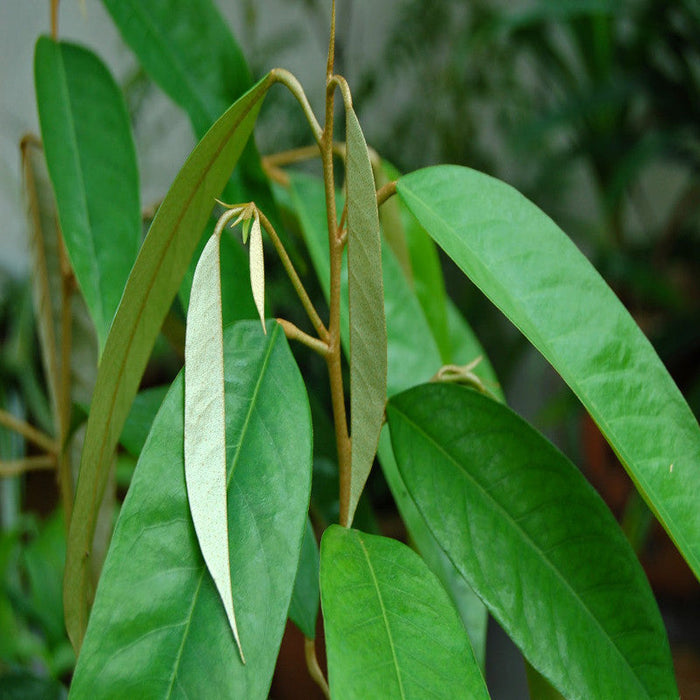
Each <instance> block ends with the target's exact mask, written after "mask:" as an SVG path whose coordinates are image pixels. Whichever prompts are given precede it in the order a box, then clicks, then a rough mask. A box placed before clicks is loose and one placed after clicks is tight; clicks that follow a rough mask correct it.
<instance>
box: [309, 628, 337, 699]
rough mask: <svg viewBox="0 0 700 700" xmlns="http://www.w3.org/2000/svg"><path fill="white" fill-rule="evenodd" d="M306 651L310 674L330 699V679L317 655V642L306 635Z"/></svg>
mask: <svg viewBox="0 0 700 700" xmlns="http://www.w3.org/2000/svg"><path fill="white" fill-rule="evenodd" d="M304 652H305V656H306V667H307V668H308V669H309V675H310V676H311V678H313V680H314V681H316V684H317V685H318V687H319V688H320V689H321V691H322V692H323V694H324V695H325V696H326V697H327V698H328V700H330V697H331V690H330V688H329V687H328V681H326V678H325V677H324V675H323V671H322V670H321V666H320V665H319V663H318V658H317V657H316V642H315V641H314V640H313V639H309V638H308V637H304Z"/></svg>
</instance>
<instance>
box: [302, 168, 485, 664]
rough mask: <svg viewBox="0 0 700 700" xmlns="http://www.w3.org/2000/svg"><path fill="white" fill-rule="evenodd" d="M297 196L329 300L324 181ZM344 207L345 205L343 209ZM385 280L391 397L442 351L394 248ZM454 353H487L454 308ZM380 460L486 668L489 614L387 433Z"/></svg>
mask: <svg viewBox="0 0 700 700" xmlns="http://www.w3.org/2000/svg"><path fill="white" fill-rule="evenodd" d="M290 181H291V194H292V201H293V203H294V206H295V209H296V212H297V215H298V216H299V221H300V224H301V229H302V233H303V235H304V238H305V241H306V244H307V246H308V248H309V253H310V255H311V261H312V263H313V265H314V268H315V270H316V274H317V275H318V278H319V280H320V282H321V287H322V289H323V291H324V293H325V295H326V298H328V294H329V287H330V273H329V269H328V234H327V230H326V216H325V205H324V191H323V182H321V181H320V180H318V179H315V178H312V177H309V176H305V175H301V174H295V173H290ZM341 206H342V204H341ZM382 259H383V264H382V273H383V276H384V308H385V312H386V319H387V356H388V370H387V392H388V395H389V396H391V395H393V394H395V393H397V392H399V391H403V390H404V389H407V388H409V387H410V386H413V385H414V384H416V383H420V382H424V381H428V380H429V379H430V378H431V377H432V376H433V375H434V374H435V373H436V372H437V370H438V369H439V367H440V364H441V359H440V352H439V351H438V348H437V345H436V344H435V342H434V341H433V337H432V334H431V330H430V327H429V325H428V324H427V322H426V320H425V317H424V315H423V312H422V310H421V306H420V304H419V303H418V300H417V298H416V295H415V294H414V293H413V292H412V291H411V289H410V287H409V284H408V282H407V281H406V278H405V276H404V275H403V273H402V271H401V267H400V266H399V264H398V262H397V261H396V259H395V257H394V256H393V254H392V252H391V250H390V249H389V248H388V246H383V249H382ZM341 279H342V281H343V284H342V289H341V317H344V318H347V315H346V310H347V298H348V297H347V272H346V268H344V270H343V275H342V277H341ZM448 308H451V309H452V311H451V313H450V316H449V318H450V328H451V330H452V336H453V337H452V338H451V352H452V354H453V359H454V361H455V362H464V363H466V362H468V361H470V360H472V359H474V357H478V356H479V355H482V354H483V348H481V346H480V345H479V344H478V342H477V341H476V338H475V337H474V334H473V333H472V332H471V329H469V327H468V326H467V325H466V323H465V322H464V321H463V319H461V317H460V316H459V314H458V312H456V311H455V310H454V309H453V308H452V307H451V306H450V307H448ZM348 335H349V331H348V327H347V324H346V325H342V324H341V340H342V341H343V345H344V347H345V349H346V351H347V342H348ZM477 371H478V372H480V373H482V375H481V376H483V378H484V379H485V380H486V381H489V382H492V383H493V384H494V386H496V387H497V384H496V382H495V378H494V377H495V375H493V370H491V369H490V365H489V363H488V361H487V360H485V361H484V362H482V363H481V364H480V365H479V367H478V368H477ZM378 454H379V461H380V463H381V465H382V471H383V472H384V475H385V477H386V479H387V482H388V483H389V487H390V488H391V491H392V495H393V496H394V499H395V501H396V503H397V505H398V507H399V511H400V512H401V517H402V519H403V520H404V522H405V523H406V526H407V528H408V530H409V533H410V535H411V538H412V539H413V541H414V542H415V544H416V546H417V547H418V550H419V551H420V553H421V554H422V555H423V557H424V558H425V560H426V561H427V562H428V564H429V566H430V567H431V569H432V570H433V572H434V573H435V574H436V575H437V576H438V577H439V578H440V581H441V582H442V584H443V586H445V588H446V589H447V590H448V591H449V592H450V595H451V596H452V597H453V599H454V601H455V604H456V606H457V608H458V609H459V611H460V615H462V618H463V621H464V623H465V626H466V627H467V630H468V632H469V634H470V638H471V640H472V645H473V647H474V649H475V653H476V656H477V658H478V659H479V662H480V663H483V659H484V654H485V642H486V609H485V608H484V606H483V604H482V603H481V602H480V601H479V600H478V599H477V598H476V596H475V595H474V594H473V593H472V592H471V591H470V590H469V587H468V586H467V585H466V583H465V582H464V581H463V580H462V577H461V574H459V572H457V571H456V569H455V568H454V566H453V565H452V563H451V562H450V561H449V559H447V557H446V556H445V555H444V553H443V552H442V550H441V549H440V548H439V547H438V546H437V544H436V542H435V540H434V538H433V537H432V536H431V535H430V533H429V531H428V530H427V527H426V525H425V523H424V521H423V519H422V518H421V517H420V515H419V514H418V512H417V511H416V510H415V506H413V504H412V502H411V500H410V499H409V498H408V496H407V494H406V489H405V487H404V486H403V484H402V483H401V477H400V475H399V473H398V471H397V469H396V464H395V462H394V456H393V454H392V451H391V441H390V438H389V435H388V432H387V431H383V433H382V436H381V438H380V441H379V450H378Z"/></svg>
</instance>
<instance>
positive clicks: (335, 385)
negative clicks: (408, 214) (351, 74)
mask: <svg viewBox="0 0 700 700" xmlns="http://www.w3.org/2000/svg"><path fill="white" fill-rule="evenodd" d="M334 37H335V2H334V3H333V15H332V20H331V41H330V44H329V51H328V74H327V78H326V123H325V125H324V129H323V137H322V139H321V161H322V163H323V182H324V188H325V195H326V216H327V222H328V243H329V250H330V273H331V274H330V303H329V306H330V315H329V321H328V333H329V343H328V346H329V347H328V349H329V353H328V356H327V357H326V364H327V365H328V376H329V380H330V388H331V403H332V406H333V423H334V427H335V440H336V445H337V449H338V472H339V480H340V493H339V497H340V524H341V525H344V526H347V525H348V523H349V511H350V469H351V459H352V457H351V444H350V435H349V434H348V421H347V415H346V411H345V391H344V388H343V374H342V367H341V361H340V273H341V265H342V256H343V245H344V244H343V241H342V240H339V233H340V232H339V230H338V220H337V215H336V208H335V178H334V174H333V150H334V149H333V109H334V105H335V88H336V81H335V80H334V78H333V50H334V47H335V38H334Z"/></svg>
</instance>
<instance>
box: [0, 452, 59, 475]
mask: <svg viewBox="0 0 700 700" xmlns="http://www.w3.org/2000/svg"><path fill="white" fill-rule="evenodd" d="M55 468H56V456H55V455H41V456H40V457H25V458H24V459H11V460H0V477H2V476H17V475H19V474H24V473H25V472H30V471H38V470H40V469H55Z"/></svg>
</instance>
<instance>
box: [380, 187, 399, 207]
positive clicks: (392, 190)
mask: <svg viewBox="0 0 700 700" xmlns="http://www.w3.org/2000/svg"><path fill="white" fill-rule="evenodd" d="M395 194H396V180H394V181H393V182H387V183H386V185H382V186H381V187H380V188H379V189H378V190H377V206H378V207H381V206H382V204H384V202H386V201H387V199H390V198H391V197H393V196H394V195H395Z"/></svg>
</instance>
